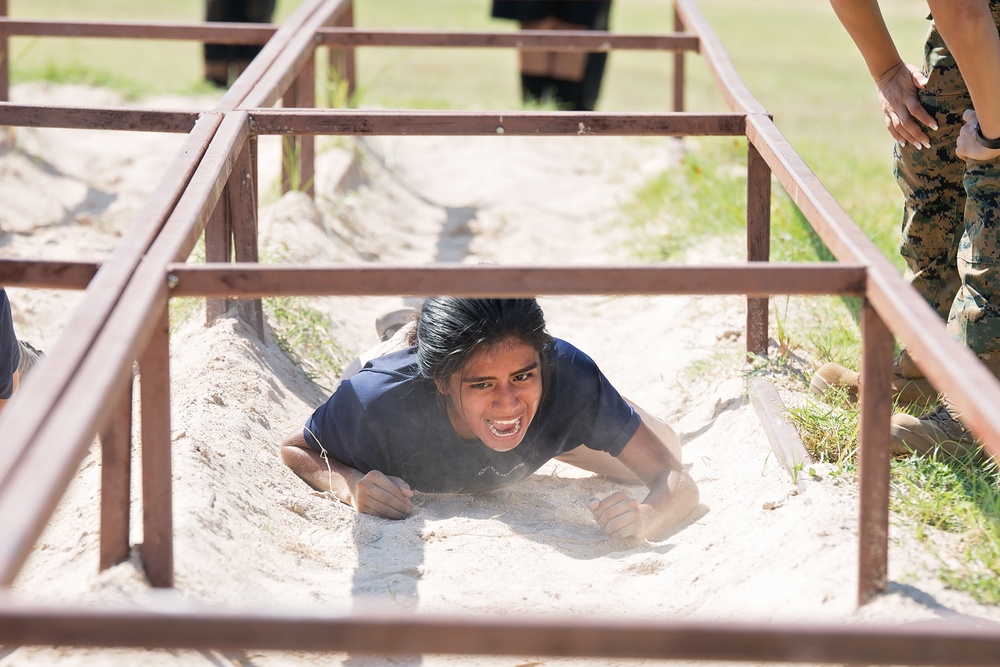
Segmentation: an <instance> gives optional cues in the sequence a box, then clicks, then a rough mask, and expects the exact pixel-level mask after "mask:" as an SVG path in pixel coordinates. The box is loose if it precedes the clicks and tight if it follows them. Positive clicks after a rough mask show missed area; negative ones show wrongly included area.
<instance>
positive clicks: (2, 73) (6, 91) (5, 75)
mask: <svg viewBox="0 0 1000 667" xmlns="http://www.w3.org/2000/svg"><path fill="white" fill-rule="evenodd" d="M6 18H7V0H0V19H4V20H5V19H6ZM8 101H10V40H9V39H8V38H7V35H6V34H5V33H3V32H0V102H8Z"/></svg>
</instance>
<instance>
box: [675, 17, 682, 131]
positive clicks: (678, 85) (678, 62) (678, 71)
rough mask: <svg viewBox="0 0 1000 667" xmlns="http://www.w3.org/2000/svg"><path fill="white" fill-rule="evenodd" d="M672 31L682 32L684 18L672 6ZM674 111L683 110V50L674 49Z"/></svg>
mask: <svg viewBox="0 0 1000 667" xmlns="http://www.w3.org/2000/svg"><path fill="white" fill-rule="evenodd" d="M674 32H684V19H682V18H681V13H680V12H679V11H677V7H676V6H675V7H674ZM674 111H678V112H679V111H684V51H681V50H677V51H674Z"/></svg>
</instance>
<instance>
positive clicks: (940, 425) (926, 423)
mask: <svg viewBox="0 0 1000 667" xmlns="http://www.w3.org/2000/svg"><path fill="white" fill-rule="evenodd" d="M890 431H891V447H892V453H893V454H894V455H896V456H905V455H907V454H931V453H933V452H935V451H942V452H945V453H947V454H951V455H952V456H955V457H964V456H969V455H975V456H977V457H981V456H982V454H983V451H982V444H981V443H980V442H978V441H977V440H976V438H975V436H973V435H972V431H970V430H969V429H967V428H966V427H965V425H964V424H963V423H962V422H961V421H959V419H958V412H956V411H955V409H954V408H953V407H951V406H950V405H948V402H947V401H944V402H942V403H941V405H939V406H938V407H937V408H936V409H934V410H932V411H931V412H928V413H927V414H925V415H922V416H921V417H919V418H918V417H914V416H913V415H908V414H906V413H899V414H895V415H893V416H892V421H891V422H890Z"/></svg>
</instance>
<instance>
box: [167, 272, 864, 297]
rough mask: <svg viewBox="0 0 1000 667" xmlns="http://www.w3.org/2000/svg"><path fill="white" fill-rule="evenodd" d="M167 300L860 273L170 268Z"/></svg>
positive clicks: (801, 288)
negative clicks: (174, 297) (169, 288)
mask: <svg viewBox="0 0 1000 667" xmlns="http://www.w3.org/2000/svg"><path fill="white" fill-rule="evenodd" d="M167 270H168V272H169V282H170V286H171V296H210V297H220V296H240V297H257V296H268V295H272V296H297V295H334V294H336V295H382V296H392V295H400V294H412V295H433V294H452V295H455V296H463V295H468V296H477V295H478V296H487V295H490V296H531V295H537V294H851V295H859V294H861V293H863V290H864V286H865V272H864V269H863V268H861V267H857V266H844V265H837V264H813V265H802V264H784V265H783V264H767V265H745V266H691V265H685V266H656V267H650V266H640V267H636V266H547V267H523V266H506V267H500V266H464V265H437V266H371V265H365V266H349V267H346V266H340V265H337V266H328V267H314V266H310V267H287V266H277V265H273V264H268V265H258V266H253V267H247V266H242V265H226V264H171V265H169V266H168V267H167Z"/></svg>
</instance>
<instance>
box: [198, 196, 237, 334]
mask: <svg viewBox="0 0 1000 667" xmlns="http://www.w3.org/2000/svg"><path fill="white" fill-rule="evenodd" d="M229 201H230V199H229V197H223V198H221V199H220V200H219V201H218V203H216V205H215V209H214V210H213V211H212V216H211V217H210V218H209V220H208V224H207V225H206V226H205V261H206V262H211V263H218V262H228V261H230V260H231V259H232V256H233V245H232V239H233V229H232V225H231V221H232V217H231V216H230V214H229ZM228 309H229V301H228V299H208V301H206V303H205V322H206V324H208V325H211V324H212V323H213V322H215V320H217V319H218V318H220V317H222V316H223V315H225V314H226V311H227V310H228Z"/></svg>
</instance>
